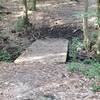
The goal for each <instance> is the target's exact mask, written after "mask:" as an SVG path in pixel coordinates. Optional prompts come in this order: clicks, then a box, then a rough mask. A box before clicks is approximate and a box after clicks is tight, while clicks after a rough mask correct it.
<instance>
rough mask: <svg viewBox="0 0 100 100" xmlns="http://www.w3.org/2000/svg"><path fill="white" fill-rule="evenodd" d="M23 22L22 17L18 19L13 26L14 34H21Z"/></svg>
mask: <svg viewBox="0 0 100 100" xmlns="http://www.w3.org/2000/svg"><path fill="white" fill-rule="evenodd" d="M24 25H25V22H24V18H23V17H19V18H18V20H17V21H16V22H15V24H14V30H15V31H16V32H21V31H22V30H23V28H24Z"/></svg>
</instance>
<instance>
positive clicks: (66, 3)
mask: <svg viewBox="0 0 100 100" xmlns="http://www.w3.org/2000/svg"><path fill="white" fill-rule="evenodd" d="M68 4H73V5H76V4H75V2H74V3H73V2H71V1H70V2H68V1H66V2H63V3H58V4H56V3H54V4H51V3H48V4H47V3H44V4H37V7H38V8H40V7H51V6H52V7H56V6H60V5H68Z"/></svg>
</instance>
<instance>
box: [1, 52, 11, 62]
mask: <svg viewBox="0 0 100 100" xmlns="http://www.w3.org/2000/svg"><path fill="white" fill-rule="evenodd" d="M0 61H6V62H9V61H11V56H10V54H9V53H8V52H6V51H3V50H0Z"/></svg>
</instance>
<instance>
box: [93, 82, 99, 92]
mask: <svg viewBox="0 0 100 100" xmlns="http://www.w3.org/2000/svg"><path fill="white" fill-rule="evenodd" d="M91 90H92V91H94V92H100V86H98V85H96V83H94V84H92V88H91Z"/></svg>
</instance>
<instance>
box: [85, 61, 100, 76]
mask: <svg viewBox="0 0 100 100" xmlns="http://www.w3.org/2000/svg"><path fill="white" fill-rule="evenodd" d="M85 75H86V76H87V77H89V78H98V77H100V64H99V63H93V64H91V65H90V68H88V70H86V72H85Z"/></svg>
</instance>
